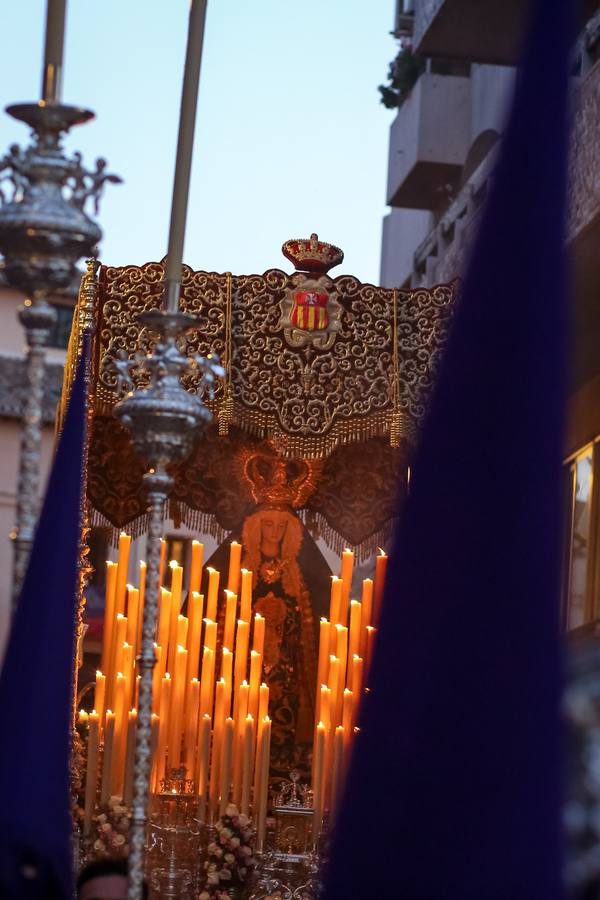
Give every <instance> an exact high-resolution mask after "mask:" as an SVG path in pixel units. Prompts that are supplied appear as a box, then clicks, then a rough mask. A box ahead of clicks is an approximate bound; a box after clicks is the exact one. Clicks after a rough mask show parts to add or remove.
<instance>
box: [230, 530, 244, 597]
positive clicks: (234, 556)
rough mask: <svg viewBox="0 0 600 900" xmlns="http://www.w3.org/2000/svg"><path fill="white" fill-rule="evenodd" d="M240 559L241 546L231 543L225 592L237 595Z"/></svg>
mask: <svg viewBox="0 0 600 900" xmlns="http://www.w3.org/2000/svg"><path fill="white" fill-rule="evenodd" d="M241 559H242V545H241V544H238V542H237V541H232V542H231V544H230V550H229V575H228V577H227V590H228V591H231V592H232V593H233V594H237V592H238V589H239V580H240V562H241Z"/></svg>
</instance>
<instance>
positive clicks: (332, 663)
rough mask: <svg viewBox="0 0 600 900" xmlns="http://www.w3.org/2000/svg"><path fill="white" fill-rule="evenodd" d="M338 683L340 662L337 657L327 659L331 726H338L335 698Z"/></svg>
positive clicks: (336, 696)
mask: <svg viewBox="0 0 600 900" xmlns="http://www.w3.org/2000/svg"><path fill="white" fill-rule="evenodd" d="M339 682H340V661H339V659H338V658H337V656H330V657H329V683H328V685H327V686H328V688H329V690H330V691H331V694H330V697H331V705H330V710H329V712H330V717H331V723H332V725H333V726H335V725H338V724H339V722H338V718H337V717H338V708H337V698H338V693H339ZM340 712H341V710H340Z"/></svg>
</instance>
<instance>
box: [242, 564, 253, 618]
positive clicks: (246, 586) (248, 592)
mask: <svg viewBox="0 0 600 900" xmlns="http://www.w3.org/2000/svg"><path fill="white" fill-rule="evenodd" d="M241 576H242V596H241V600H240V619H243V620H244V622H249V621H250V619H251V617H252V572H250V570H249V569H242V570H241Z"/></svg>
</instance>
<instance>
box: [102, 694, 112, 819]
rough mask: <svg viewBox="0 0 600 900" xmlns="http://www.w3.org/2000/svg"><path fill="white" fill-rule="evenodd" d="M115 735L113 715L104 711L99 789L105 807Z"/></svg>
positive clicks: (110, 779) (108, 710) (110, 777)
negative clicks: (104, 720)
mask: <svg viewBox="0 0 600 900" xmlns="http://www.w3.org/2000/svg"><path fill="white" fill-rule="evenodd" d="M114 734H115V714H114V712H113V711H112V710H111V709H107V710H106V722H105V725H104V755H103V758H102V786H101V789H100V802H101V803H102V805H105V804H106V803H108V801H109V800H110V795H111V792H110V788H111V782H112V755H113V741H114Z"/></svg>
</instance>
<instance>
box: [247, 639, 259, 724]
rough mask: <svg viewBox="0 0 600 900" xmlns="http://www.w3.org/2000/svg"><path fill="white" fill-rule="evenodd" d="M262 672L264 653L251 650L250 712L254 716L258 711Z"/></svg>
mask: <svg viewBox="0 0 600 900" xmlns="http://www.w3.org/2000/svg"><path fill="white" fill-rule="evenodd" d="M261 674H262V654H261V653H258V652H257V651H256V650H252V651H251V652H250V696H249V700H248V712H249V713H250V715H251V716H252V718H254V719H255V718H256V715H257V713H258V696H259V688H260V677H261Z"/></svg>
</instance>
